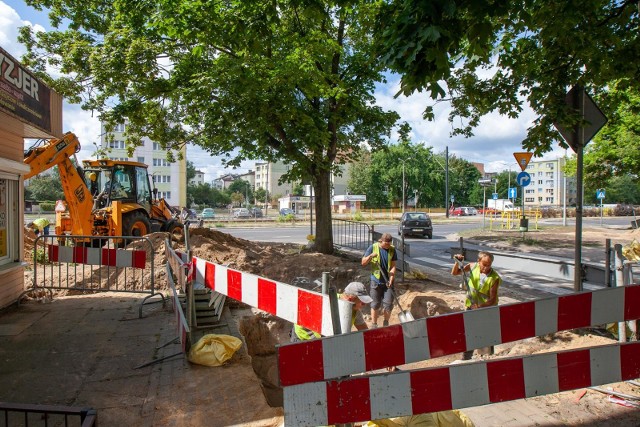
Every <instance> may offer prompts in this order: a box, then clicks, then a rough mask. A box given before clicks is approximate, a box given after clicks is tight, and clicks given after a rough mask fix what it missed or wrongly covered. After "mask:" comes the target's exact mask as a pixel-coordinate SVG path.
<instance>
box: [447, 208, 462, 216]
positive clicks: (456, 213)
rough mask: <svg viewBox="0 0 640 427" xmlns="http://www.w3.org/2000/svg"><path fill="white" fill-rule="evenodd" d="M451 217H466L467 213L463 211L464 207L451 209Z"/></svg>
mask: <svg viewBox="0 0 640 427" xmlns="http://www.w3.org/2000/svg"><path fill="white" fill-rule="evenodd" d="M449 215H450V216H464V215H466V212H465V210H464V209H462V207H457V208H453V209H449Z"/></svg>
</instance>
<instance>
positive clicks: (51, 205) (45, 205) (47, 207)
mask: <svg viewBox="0 0 640 427" xmlns="http://www.w3.org/2000/svg"><path fill="white" fill-rule="evenodd" d="M55 207H56V203H55V202H40V210H42V211H44V212H53V210H54V209H55Z"/></svg>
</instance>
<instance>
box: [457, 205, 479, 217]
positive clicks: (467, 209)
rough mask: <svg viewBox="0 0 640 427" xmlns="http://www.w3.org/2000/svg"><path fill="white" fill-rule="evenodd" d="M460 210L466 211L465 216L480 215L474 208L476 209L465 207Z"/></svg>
mask: <svg viewBox="0 0 640 427" xmlns="http://www.w3.org/2000/svg"><path fill="white" fill-rule="evenodd" d="M460 209H462V210H464V214H465V215H478V210H477V209H476V208H474V207H471V206H463V207H462V208H460Z"/></svg>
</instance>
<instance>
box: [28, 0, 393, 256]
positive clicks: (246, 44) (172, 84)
mask: <svg viewBox="0 0 640 427" xmlns="http://www.w3.org/2000/svg"><path fill="white" fill-rule="evenodd" d="M30 4H31V5H32V6H34V7H36V8H42V7H45V8H48V9H49V16H50V19H51V20H52V21H53V22H54V23H57V24H62V23H63V22H64V28H63V29H62V30H61V31H48V32H38V33H36V32H31V30H30V29H29V27H23V28H22V29H21V33H20V34H21V36H20V40H21V42H23V43H24V44H25V45H26V46H27V49H28V52H29V53H28V54H27V55H26V57H23V61H24V63H25V65H26V66H29V67H31V68H32V69H35V70H36V71H37V72H38V75H39V76H40V77H42V78H44V79H45V80H46V82H47V83H48V84H50V85H51V86H52V87H53V88H54V89H55V90H57V91H58V92H59V93H61V94H62V95H63V96H65V97H66V98H67V100H68V101H69V102H76V103H80V102H82V106H83V107H84V108H86V109H91V110H92V111H96V112H97V114H98V115H99V117H100V119H102V120H104V121H105V122H106V127H107V131H109V130H110V129H112V128H113V126H115V124H117V123H123V122H124V121H125V120H128V123H129V125H128V126H127V130H126V133H125V139H126V143H127V147H135V146H137V145H140V144H141V141H142V138H143V137H148V138H150V139H151V140H153V141H156V142H158V143H159V144H160V145H161V146H162V147H166V148H168V149H170V150H173V151H176V152H177V150H178V149H179V148H180V147H181V146H182V145H184V144H186V143H193V144H195V145H199V146H201V147H203V148H204V149H205V150H206V151H207V152H209V153H210V154H212V155H224V156H225V163H226V165H228V166H239V165H240V163H241V162H242V161H243V160H247V159H262V160H266V161H276V160H283V161H286V162H287V163H288V164H290V165H291V169H290V170H289V171H288V172H287V173H286V174H285V175H284V176H283V178H282V179H283V180H285V181H288V182H295V181H299V180H301V179H302V178H306V177H309V178H310V179H311V182H312V184H313V186H314V194H315V197H316V203H317V206H318V210H317V215H316V221H317V225H319V226H320V228H321V229H320V230H319V232H318V239H317V242H316V243H317V245H316V247H317V248H318V250H319V251H320V252H324V253H330V252H332V251H333V245H332V233H331V221H330V216H331V191H330V185H331V181H330V174H331V172H332V171H333V170H335V169H336V168H337V166H338V165H339V164H345V163H348V162H350V161H351V160H352V159H353V158H355V157H357V156H358V152H359V145H360V144H361V143H363V142H365V141H366V142H367V144H369V146H370V147H373V148H374V149H379V148H381V147H383V146H385V145H386V143H387V140H388V138H389V135H390V131H391V129H392V127H393V125H394V124H395V121H396V120H397V119H398V115H397V114H396V113H395V112H388V111H384V110H383V109H382V108H380V107H379V106H376V105H375V98H374V96H373V92H374V89H375V84H376V83H379V82H383V81H384V79H385V76H384V74H383V71H384V66H383V64H382V63H381V61H380V59H379V58H380V56H379V55H378V53H377V46H376V43H375V40H374V37H373V36H374V20H375V17H376V15H377V13H378V7H379V3H377V2H368V1H355V2H350V3H344V2H329V3H322V2H321V3H317V2H302V3H301V2H297V1H295V2H292V1H287V0H285V1H281V2H200V1H192V0H176V1H158V2H139V1H137V0H121V1H118V2H110V1H100V0H98V1H96V2H91V3H73V2H70V3H68V2H67V3H64V6H61V5H60V3H59V2H57V1H55V0H30ZM169 64H170V66H169ZM47 66H54V67H55V68H57V69H59V70H61V71H62V72H63V73H65V74H64V76H63V77H60V78H57V79H54V78H52V77H50V76H48V75H46V73H45V72H44V70H45V69H46V67H47Z"/></svg>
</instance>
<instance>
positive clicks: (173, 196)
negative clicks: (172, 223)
mask: <svg viewBox="0 0 640 427" xmlns="http://www.w3.org/2000/svg"><path fill="white" fill-rule="evenodd" d="M125 129H126V123H125V124H120V125H118V126H116V128H115V129H114V131H113V132H112V134H113V141H111V142H107V133H106V130H105V128H104V124H103V125H102V132H101V133H102V137H101V140H100V144H101V147H102V148H103V149H105V150H107V157H108V158H110V159H112V160H128V161H133V162H140V163H145V164H146V165H148V167H149V169H148V171H149V177H150V178H151V179H152V180H153V182H152V183H151V185H152V187H155V188H157V189H158V197H161V198H164V199H165V200H167V201H168V202H169V204H170V205H171V206H186V205H187V162H186V158H187V149H186V147H184V148H183V149H182V150H183V152H182V154H183V156H182V157H183V158H182V160H176V161H175V162H168V161H167V159H166V157H167V152H166V150H163V149H162V148H161V147H160V144H159V143H157V142H153V141H151V140H150V139H149V138H144V139H143V145H142V146H140V147H137V148H136V149H135V151H134V152H133V156H131V157H129V156H128V155H127V150H126V149H125V143H124V131H125Z"/></svg>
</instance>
